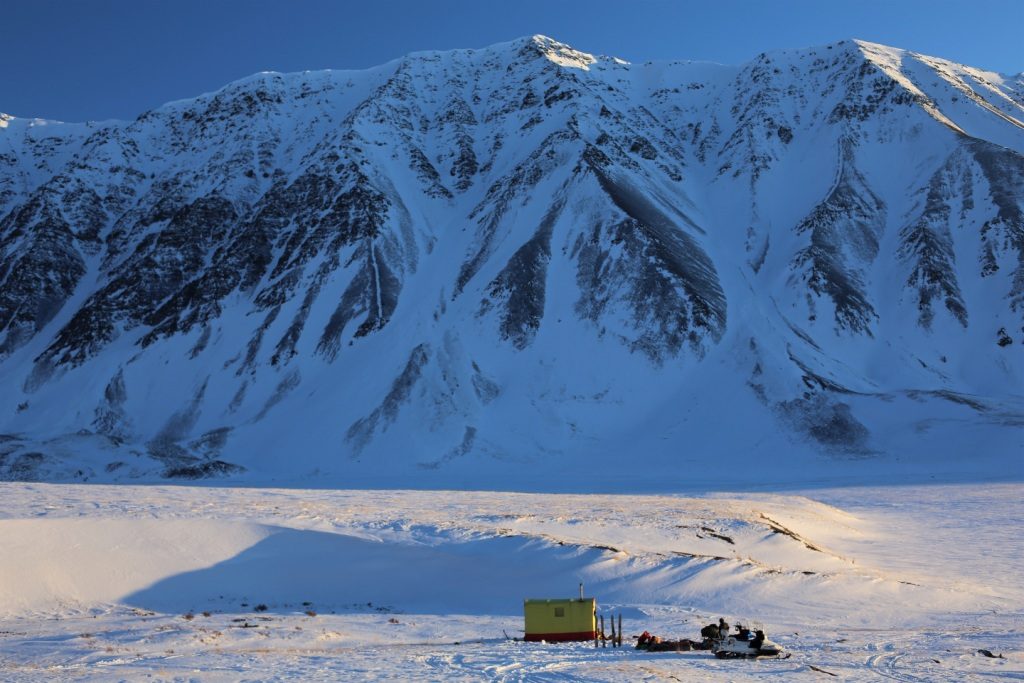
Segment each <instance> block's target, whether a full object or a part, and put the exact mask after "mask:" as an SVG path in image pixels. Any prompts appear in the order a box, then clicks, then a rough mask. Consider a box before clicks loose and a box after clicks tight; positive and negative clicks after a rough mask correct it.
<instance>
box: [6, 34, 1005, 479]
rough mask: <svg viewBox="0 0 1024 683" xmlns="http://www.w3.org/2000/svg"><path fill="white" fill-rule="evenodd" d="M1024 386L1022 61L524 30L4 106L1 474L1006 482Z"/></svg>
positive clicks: (853, 46) (849, 45)
mask: <svg viewBox="0 0 1024 683" xmlns="http://www.w3.org/2000/svg"><path fill="white" fill-rule="evenodd" d="M1022 378H1024V81H1022V80H1021V77H1020V76H1003V75H1000V74H996V73H991V72H988V71H984V70H981V69H976V68H973V67H967V66H963V65H960V64H954V63H952V62H948V61H946V60H942V59H938V58H934V57H928V56H924V55H919V54H915V53H912V52H907V51H904V50H899V49H895V48H890V47H885V46H882V45H875V44H871V43H865V42H859V41H843V42H839V43H835V44H832V45H825V46H822V47H817V48H808V49H800V50H786V51H780V52H774V53H770V54H763V55H760V56H758V57H757V58H756V59H754V60H753V61H751V62H750V63H748V64H744V65H740V66H736V67H731V66H721V65H713V64H708V63H701V62H681V61H676V62H661V63H646V64H630V63H628V62H626V61H623V60H621V59H615V58H610V57H603V56H596V55H590V54H586V53H583V52H580V51H578V50H575V49H573V48H570V47H569V46H567V45H563V44H561V43H558V42H557V41H555V40H552V39H550V38H545V37H542V36H534V37H531V38H524V39H520V40H515V41H512V42H509V43H503V44H499V45H494V46H491V47H488V48H485V49H481V50H456V51H451V52H422V53H415V54H411V55H409V56H407V57H404V58H401V59H398V60H395V61H393V62H389V63H388V64H384V65H382V66H379V67H376V68H373V69H368V70H365V71H320V72H303V73H295V74H278V73H261V74H257V75H254V76H252V77H250V78H247V79H243V80H241V81H238V82H235V83H232V84H230V85H228V86H226V87H225V88H223V89H221V90H219V91H217V92H214V93H208V94H205V95H201V96H199V97H196V98H194V99H189V100H181V101H177V102H172V103H169V104H167V105H165V106H163V107H160V108H158V109H156V110H153V111H149V112H146V113H144V114H142V115H141V116H139V117H138V118H137V119H136V120H134V121H128V122H104V123H91V122H90V123H82V124H66V123H59V122H53V121H43V120H29V119H19V118H13V117H10V116H5V115H0V386H2V387H3V390H2V392H0V479H17V480H55V481H92V482H95V481H153V480H158V479H163V478H183V479H190V480H192V479H198V478H207V477H228V478H231V479H232V480H237V481H245V482H247V483H270V482H274V481H278V482H285V483H289V484H296V483H301V482H307V483H308V484H309V485H317V486H319V485H328V486H330V485H373V486H385V487H390V486H413V487H453V486H454V487H464V486H469V487H474V486H476V487H480V486H483V487H501V488H506V487H509V486H517V487H522V488H533V489H552V488H560V489H566V488H576V489H586V488H588V487H593V486H595V485H599V486H602V487H605V488H620V489H622V488H634V489H637V488H639V489H647V488H651V487H659V488H664V489H679V488H680V487H683V486H693V487H699V486H701V485H702V483H703V482H706V481H716V482H723V481H725V482H731V483H732V484H733V485H736V486H739V485H745V484H750V483H752V482H755V481H759V482H763V481H766V480H768V481H771V480H775V481H783V480H792V478H793V477H796V478H797V479H801V480H804V481H807V482H812V481H817V480H819V479H821V478H822V476H823V473H825V472H827V473H829V476H831V477H844V476H856V475H857V472H858V471H861V470H863V469H864V468H868V467H870V468H872V471H875V472H880V473H885V474H886V475H887V476H892V477H899V478H902V479H903V480H917V481H921V480H924V479H928V480H930V478H931V477H932V476H939V477H943V478H947V477H958V476H962V475H963V474H964V473H966V472H975V473H976V472H985V471H988V472H992V473H999V474H1000V475H1002V476H1005V475H1010V476H1013V477H1017V478H1019V477H1020V476H1021V475H1022V474H1024V471H1022V470H1024V463H1022V458H1021V453H1022V450H1024V436H1022V434H1024V379H1022ZM753 454H756V455H758V456H759V458H757V459H756V460H754V461H752V462H745V463H744V466H742V467H737V466H736V465H735V463H736V458H740V457H742V458H749V457H750V456H751V455H753ZM623 458H628V459H629V460H630V461H631V462H633V463H634V464H633V466H632V467H631V468H630V469H629V472H628V473H627V474H626V475H623V474H622V473H621V472H619V471H617V470H616V467H615V465H616V463H619V462H622V460H623ZM970 461H975V462H970ZM979 464H980V465H981V466H980V467H979V466H978V465H979ZM553 482H557V483H553Z"/></svg>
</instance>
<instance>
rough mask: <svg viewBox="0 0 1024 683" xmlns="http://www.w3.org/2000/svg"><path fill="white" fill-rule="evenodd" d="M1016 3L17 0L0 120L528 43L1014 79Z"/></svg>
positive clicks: (2, 32) (1020, 10)
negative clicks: (543, 38) (906, 60)
mask: <svg viewBox="0 0 1024 683" xmlns="http://www.w3.org/2000/svg"><path fill="white" fill-rule="evenodd" d="M1022 29H1024V0H959V1H956V2H953V1H949V0H930V1H927V2H926V1H923V0H902V1H901V0H889V1H883V0H861V1H860V2H847V1H846V0H817V1H813V2H812V1H809V0H779V1H777V2H767V1H763V2H755V1H754V0H749V1H740V0H708V1H706V2H689V1H685V0H677V1H675V2H669V1H663V0H618V1H615V2H612V1H608V0H588V1H587V2H578V1H576V0H562V1H559V0H546V1H544V2H540V1H535V0H507V1H498V0H479V1H477V2H469V1H462V0H444V1H435V2H429V1H427V0H420V1H419V2H413V1H397V0H361V1H360V2H341V1H337V2H327V1H325V0H276V1H273V2H271V1H267V0H250V1H247V2H240V1H236V0H175V1H174V2H170V1H166V2H157V1H155V0H76V1H71V0H66V1H64V2H57V1H55V0H23V1H20V2H19V1H15V2H12V3H7V4H5V6H4V8H3V9H2V10H0V49H2V50H3V55H4V65H3V76H2V77H0V111H3V112H7V113H10V114H14V115H16V116H40V117H44V118H53V119H61V120H65V121H81V120H87V119H106V118H134V117H135V116H137V115H138V114H140V113H141V112H143V111H145V110H147V109H150V108H153V107H155V106H158V105H160V104H162V103H163V102H166V101H169V100H173V99H179V98H183V97H190V96H193V95H197V94H199V93H201V92H206V91H210V90H215V89H217V88H219V87H220V86H222V85H224V84H226V83H228V82H230V81H232V80H234V79H237V78H241V77H243V76H246V75H248V74H250V73H254V72H256V71H265V70H273V71H301V70H304V69H324V68H363V67H368V66H373V65H375V64H380V63H382V62H385V61H387V60H389V59H393V58H395V57H398V56H401V55H403V54H405V53H407V52H411V51H414V50H426V49H448V48H456V47H483V46H485V45H489V44H491V43H495V42H501V41H505V40H510V39H512V38H515V37H518V36H522V35H531V34H534V33H543V34H545V35H549V36H552V37H554V38H557V39H558V40H561V41H563V42H566V43H569V44H571V45H573V46H574V47H577V48H579V49H581V50H585V51H588V52H598V53H602V54H609V55H615V56H618V57H622V58H624V59H627V60H629V61H635V62H639V61H645V60H649V59H701V60H711V61H716V62H724V63H731V64H737V63H741V62H744V61H746V60H748V59H750V58H751V57H753V56H754V55H756V54H758V53H759V52H762V51H765V50H772V49H777V48H782V47H803V46H807V45H818V44H822V43H827V42H833V41H836V40H840V39H842V38H863V39H865V40H872V41H875V42H880V43H886V44H888V45H895V46H898V47H905V48H909V49H912V50H915V51H918V52H924V53H926V54H932V55H937V56H941V57H946V58H948V59H953V60H955V61H959V62H964V63H967V64H971V65H973V66H979V67H984V68H989V69H993V70H996V71H1001V72H1004V73H1018V72H1021V71H1024V47H1022V44H1024V41H1022V39H1021V35H1022Z"/></svg>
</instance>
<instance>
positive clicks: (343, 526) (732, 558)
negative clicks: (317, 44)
mask: <svg viewBox="0 0 1024 683" xmlns="http://www.w3.org/2000/svg"><path fill="white" fill-rule="evenodd" d="M1021 493H1022V491H1021V486H1019V485H1018V484H995V483H991V484H937V485H918V486H909V485H908V486H870V485H864V486H852V487H846V488H837V489H813V490H804V491H789V492H784V493H756V492H753V493H751V492H747V493H718V494H708V495H699V496H693V497H682V496H672V495H622V494H616V495H604V494H582V495H575V494H557V493H540V494H535V493H531V494H527V493H500V492H469V491H396V490H349V491H338V490H300V489H245V488H206V487H174V486H125V485H119V486H103V485H68V484H31V483H4V484H0V499H2V500H3V501H4V504H3V506H2V509H0V548H3V552H2V553H0V680H5V681H7V680H12V681H14V680H43V679H46V680H143V679H145V680H202V681H235V680H339V679H340V678H344V679H345V680H364V679H392V680H507V681H518V680H522V681H533V680H609V681H622V680H630V681H635V680H684V681H685V680H778V678H779V676H784V677H785V678H787V679H789V678H794V679H797V680H812V679H814V680H831V679H833V676H829V675H828V674H829V673H831V674H834V675H835V676H834V677H835V678H836V679H838V680H880V679H895V680H910V681H913V680H927V681H935V680H949V681H959V680H978V681H981V680H1015V679H1022V678H1024V635H1022V632H1024V573H1022V572H1021V571H1020V570H1019V567H1020V558H1021V557H1024V539H1022V537H1021V534H1020V533H1019V530H1020V529H1022V528H1024V502H1022V498H1024V496H1021ZM580 581H582V582H584V583H585V585H586V591H587V593H588V594H589V595H594V596H596V597H597V599H598V604H599V610H600V612H601V613H602V614H611V613H613V612H614V613H620V612H621V613H622V614H623V615H624V624H625V633H626V635H627V642H626V647H624V648H622V649H621V650H620V649H612V648H603V649H598V650H595V649H594V647H593V645H592V644H588V643H584V644H558V645H556V644H531V643H523V642H517V641H515V640H511V639H507V638H506V635H507V636H508V637H509V638H512V639H514V638H515V637H517V636H521V635H522V628H523V623H522V616H521V609H522V599H523V598H525V597H541V596H543V597H557V596H565V597H569V596H572V595H573V594H574V593H575V592H576V590H577V584H578V582H580ZM264 606H265V609H263V607H264ZM719 616H725V617H726V619H727V620H729V621H730V622H732V623H737V622H748V623H757V624H760V625H763V626H764V628H765V629H766V630H767V632H768V634H769V636H770V637H771V638H772V639H773V640H776V641H777V642H779V643H780V644H782V645H783V646H784V647H785V648H787V650H788V651H789V652H791V653H792V656H791V657H790V658H788V659H784V660H759V661H732V660H726V661H720V660H716V659H714V658H713V657H712V656H711V655H709V654H708V653H705V652H691V653H644V652H638V651H636V650H634V649H632V647H631V646H630V643H629V640H628V636H635V635H636V634H639V633H640V632H641V631H643V630H645V629H646V630H649V631H651V632H653V633H656V634H660V635H663V636H665V637H671V638H679V637H688V638H697V636H698V631H699V629H700V627H701V626H702V625H704V624H705V623H708V622H710V621H712V620H714V619H717V618H718V617H719ZM979 650H988V651H990V652H991V653H992V654H994V655H997V656H996V657H991V658H990V657H988V656H986V655H984V654H982V653H980V652H979ZM998 655H1002V657H998ZM825 672H828V673H825Z"/></svg>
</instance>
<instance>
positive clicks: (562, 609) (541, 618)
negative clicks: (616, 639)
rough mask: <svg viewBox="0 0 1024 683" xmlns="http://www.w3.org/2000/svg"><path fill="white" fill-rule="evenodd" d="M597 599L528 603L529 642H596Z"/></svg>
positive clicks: (524, 605) (527, 627) (525, 605)
mask: <svg viewBox="0 0 1024 683" xmlns="http://www.w3.org/2000/svg"><path fill="white" fill-rule="evenodd" d="M596 614H597V600H595V599H594V598H566V599H564V600H525V601H523V615H524V616H525V617H526V640H529V641H538V640H547V641H567V640H593V639H594V638H595V637H597V617H596Z"/></svg>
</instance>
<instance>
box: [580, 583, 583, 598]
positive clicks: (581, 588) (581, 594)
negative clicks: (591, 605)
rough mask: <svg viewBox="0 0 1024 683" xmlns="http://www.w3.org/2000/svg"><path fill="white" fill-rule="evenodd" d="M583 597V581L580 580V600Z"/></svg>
mask: <svg viewBox="0 0 1024 683" xmlns="http://www.w3.org/2000/svg"><path fill="white" fill-rule="evenodd" d="M582 599H583V582H582V581H580V600H582Z"/></svg>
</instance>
